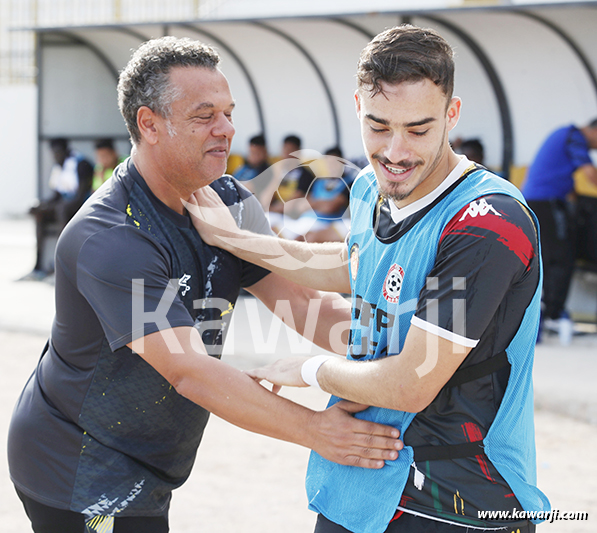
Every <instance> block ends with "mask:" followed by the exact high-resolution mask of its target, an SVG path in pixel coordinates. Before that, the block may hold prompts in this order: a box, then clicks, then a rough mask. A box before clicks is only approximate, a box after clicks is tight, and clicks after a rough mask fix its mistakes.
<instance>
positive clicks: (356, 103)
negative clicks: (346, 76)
mask: <svg viewBox="0 0 597 533" xmlns="http://www.w3.org/2000/svg"><path fill="white" fill-rule="evenodd" d="M354 106H355V109H356V112H357V117H359V118H361V98H360V96H359V91H358V89H357V90H356V91H355V92H354Z"/></svg>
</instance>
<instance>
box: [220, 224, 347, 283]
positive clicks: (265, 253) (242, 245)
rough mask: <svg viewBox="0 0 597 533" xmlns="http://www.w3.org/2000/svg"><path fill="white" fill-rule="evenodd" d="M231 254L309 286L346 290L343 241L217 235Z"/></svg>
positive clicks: (240, 233)
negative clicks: (307, 240)
mask: <svg viewBox="0 0 597 533" xmlns="http://www.w3.org/2000/svg"><path fill="white" fill-rule="evenodd" d="M218 241H219V243H220V244H218V246H221V247H222V248H224V249H225V250H227V251H229V252H230V253H232V254H233V255H236V256H237V257H240V258H242V259H244V260H245V261H249V262H250V263H254V264H256V265H259V266H261V267H263V268H266V269H268V270H271V271H272V272H276V273H277V274H280V275H281V276H283V277H284V278H286V279H289V280H291V281H294V282H295V283H298V284H299V285H303V286H305V287H310V288H312V289H317V290H323V291H335V292H346V293H348V292H350V281H349V279H348V265H347V261H346V256H347V254H346V245H345V244H344V243H343V242H334V243H306V242H299V241H291V240H287V239H280V238H278V237H274V236H271V235H260V234H255V233H252V232H250V231H247V230H239V231H238V233H236V234H235V235H229V236H219V238H218Z"/></svg>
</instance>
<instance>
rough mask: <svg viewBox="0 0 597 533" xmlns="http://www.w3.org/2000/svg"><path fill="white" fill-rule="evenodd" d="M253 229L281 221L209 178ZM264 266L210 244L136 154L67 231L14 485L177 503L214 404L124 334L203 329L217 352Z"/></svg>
mask: <svg viewBox="0 0 597 533" xmlns="http://www.w3.org/2000/svg"><path fill="white" fill-rule="evenodd" d="M211 186H212V188H213V189H215V190H216V191H217V192H218V194H219V195H220V197H221V198H222V199H223V200H224V202H225V203H226V204H227V205H231V206H233V205H234V206H235V208H233V212H235V216H236V218H237V222H238V223H239V225H240V226H241V227H243V228H247V229H251V230H253V231H257V232H261V233H268V232H270V231H271V230H270V229H269V225H268V223H267V221H266V219H265V215H264V213H263V211H262V210H261V209H260V208H257V209H253V208H252V206H253V207H254V206H255V205H258V203H257V202H256V201H255V202H252V201H251V200H253V198H249V199H248V200H247V201H245V202H241V199H243V198H247V197H248V196H249V195H250V193H248V192H247V191H246V189H244V188H242V186H240V185H239V184H238V182H236V181H235V180H234V179H233V178H231V177H230V176H224V177H222V178H220V179H218V180H217V181H215V182H214V183H213V184H212V185H211ZM267 273H268V272H267V271H266V270H263V269H261V268H259V267H256V266H255V265H252V264H250V263H246V262H244V261H242V260H240V259H238V258H236V257H234V256H233V255H231V254H229V253H227V252H225V251H223V250H221V249H219V248H214V247H210V246H208V245H206V244H205V243H204V242H203V241H202V240H201V238H200V237H199V234H198V233H197V232H196V230H195V229H194V228H193V225H192V223H191V220H190V218H189V216H188V215H181V214H178V213H177V212H175V211H173V210H172V209H170V208H168V207H167V206H166V205H165V204H163V203H162V202H161V201H160V200H159V199H158V198H157V197H156V196H155V195H154V194H153V193H152V192H151V190H150V189H149V187H148V186H147V184H146V183H145V181H144V180H143V178H142V177H141V176H140V174H139V173H138V172H137V170H136V168H135V167H134V165H133V164H132V161H131V160H130V159H129V160H127V161H125V162H124V163H123V164H121V165H120V166H119V167H117V169H116V170H115V172H114V176H113V177H112V178H111V179H110V180H109V181H108V182H107V183H106V184H105V185H104V186H102V187H101V188H100V189H99V190H98V191H97V193H96V194H94V195H93V196H92V197H91V198H90V199H89V200H88V201H87V202H86V204H85V205H84V206H83V207H82V208H81V210H80V211H79V212H78V213H77V215H75V217H74V218H73V219H72V220H71V222H70V223H69V224H68V226H67V227H66V229H65V230H64V232H63V233H62V235H61V237H60V239H59V242H58V246H57V253H56V317H55V320H54V324H53V327H52V334H51V338H50V341H49V348H48V349H47V350H45V352H44V354H43V356H42V358H41V359H40V361H39V364H38V366H37V368H36V369H35V371H34V373H33V375H32V376H31V378H30V379H29V381H28V383H27V385H26V386H25V389H24V391H23V393H22V395H21V397H20V399H19V401H18V403H17V406H16V408H15V412H14V415H13V419H12V423H11V427H10V434H9V443H8V454H9V464H10V474H11V477H12V480H13V481H14V483H15V484H16V486H17V487H18V488H19V489H20V490H21V491H22V492H24V493H25V494H27V495H28V496H30V497H31V498H33V499H35V500H37V501H40V502H42V503H44V504H46V505H49V506H52V507H56V508H60V509H70V510H73V511H76V512H80V513H84V514H85V515H87V516H88V517H91V516H94V515H97V514H103V515H111V514H118V515H119V516H135V515H144V516H151V515H160V514H164V513H165V512H167V509H168V505H169V501H170V493H171V490H172V489H174V488H176V487H178V486H180V485H181V484H182V483H183V482H184V481H185V480H186V478H187V477H188V475H189V473H190V471H191V467H192V465H193V461H194V459H195V454H196V451H197V447H198V446H199V443H200V441H201V437H202V434H203V429H204V427H205V424H206V423H207V419H208V416H209V413H208V412H207V411H206V410H204V409H203V408H202V407H200V406H198V405H196V404H194V403H192V402H191V401H189V400H187V399H185V398H183V397H182V396H180V395H179V394H178V393H177V392H176V391H175V390H174V388H173V387H172V386H171V385H170V384H169V383H168V382H167V381H166V380H165V379H164V378H163V377H162V376H161V375H160V374H159V373H158V372H156V371H155V370H154V369H153V367H151V366H150V365H149V364H148V363H146V362H145V361H144V360H143V359H142V358H141V357H140V356H139V355H137V354H135V353H133V352H132V351H131V350H130V348H128V347H127V346H126V345H127V343H130V342H131V341H133V340H134V339H137V338H141V337H143V336H145V335H148V334H150V333H154V332H156V331H160V330H163V329H168V328H173V327H178V326H196V327H198V328H199V329H200V331H202V337H203V341H204V343H205V345H206V347H207V349H208V352H209V353H210V355H214V356H216V357H219V356H220V355H221V349H222V345H223V342H224V338H225V335H226V330H227V327H228V324H229V322H230V318H231V311H232V309H233V307H234V304H235V302H236V298H237V296H238V293H239V290H240V288H241V287H248V286H251V285H253V284H254V283H256V282H257V281H259V280H260V279H262V278H263V277H264V276H265V275H267Z"/></svg>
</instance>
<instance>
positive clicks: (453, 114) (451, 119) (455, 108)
mask: <svg viewBox="0 0 597 533" xmlns="http://www.w3.org/2000/svg"><path fill="white" fill-rule="evenodd" d="M461 106H462V100H461V99H460V98H458V96H454V97H453V98H452V99H451V100H450V103H449V104H448V131H451V130H452V129H454V127H455V126H456V124H458V120H460V107H461Z"/></svg>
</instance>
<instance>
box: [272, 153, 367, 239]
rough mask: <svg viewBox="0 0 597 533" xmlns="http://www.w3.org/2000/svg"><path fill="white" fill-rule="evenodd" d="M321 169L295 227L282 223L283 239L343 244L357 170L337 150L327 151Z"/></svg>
mask: <svg viewBox="0 0 597 533" xmlns="http://www.w3.org/2000/svg"><path fill="white" fill-rule="evenodd" d="M321 162H322V164H323V168H322V171H321V174H322V175H319V172H317V173H316V178H315V179H314V180H313V182H312V183H311V186H310V188H309V191H308V193H307V197H306V200H307V202H308V205H305V204H304V203H303V206H304V212H303V213H302V215H301V216H300V217H299V218H298V219H297V220H296V222H295V223H293V222H291V221H285V231H284V232H283V235H284V236H285V237H287V238H294V239H298V240H303V239H304V240H306V241H307V242H338V241H343V240H344V238H345V237H346V235H347V233H348V230H349V228H350V218H349V217H348V203H349V199H350V187H351V185H352V182H353V181H354V178H355V177H356V175H357V173H358V170H359V169H358V168H357V167H356V166H355V165H353V164H352V163H350V162H349V161H346V160H344V159H343V158H342V151H341V150H340V148H338V147H334V148H330V149H329V150H327V151H326V152H325V157H324V158H322V160H321Z"/></svg>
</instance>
